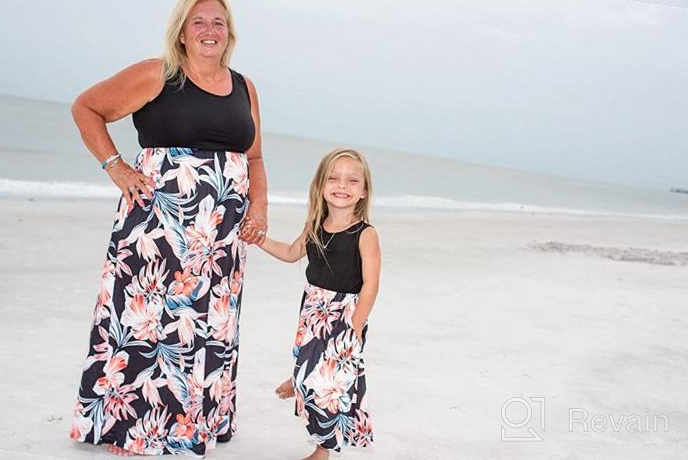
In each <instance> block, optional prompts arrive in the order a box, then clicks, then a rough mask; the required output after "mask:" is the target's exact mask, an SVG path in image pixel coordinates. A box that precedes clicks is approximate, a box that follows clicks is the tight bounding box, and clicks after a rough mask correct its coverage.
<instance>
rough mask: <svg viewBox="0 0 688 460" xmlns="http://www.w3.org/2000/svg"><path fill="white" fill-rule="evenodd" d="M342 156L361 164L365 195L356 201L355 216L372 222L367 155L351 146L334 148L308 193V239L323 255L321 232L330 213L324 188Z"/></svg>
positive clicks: (322, 162)
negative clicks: (324, 195)
mask: <svg viewBox="0 0 688 460" xmlns="http://www.w3.org/2000/svg"><path fill="white" fill-rule="evenodd" d="M340 158H351V159H353V160H356V161H358V162H359V163H360V164H361V168H362V169H363V180H364V183H363V190H365V195H364V196H363V198H361V199H360V200H359V201H358V203H356V207H355V208H354V216H355V217H356V218H357V219H359V220H361V221H363V222H366V223H370V203H371V198H372V194H373V184H372V182H371V179H370V168H369V167H368V162H367V161H366V159H365V157H364V156H363V155H361V153H359V152H357V151H356V150H353V149H349V148H338V149H334V150H332V151H331V152H330V153H328V154H327V155H325V157H324V158H323V159H322V160H321V161H320V165H319V166H318V169H317V170H316V171H315V176H313V181H312V182H311V187H310V191H309V193H308V214H307V216H306V239H307V240H309V239H310V241H313V242H314V243H315V245H316V247H317V248H318V250H320V252H321V253H322V254H323V255H324V252H325V245H324V243H323V241H322V237H321V233H320V232H321V230H322V224H323V221H324V220H325V218H326V217H327V215H328V211H327V202H326V201H325V198H324V197H323V190H324V189H325V183H326V182H327V178H328V176H329V175H330V173H331V172H332V168H333V167H334V164H335V162H336V161H337V160H339V159H340Z"/></svg>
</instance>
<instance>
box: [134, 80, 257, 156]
mask: <svg viewBox="0 0 688 460" xmlns="http://www.w3.org/2000/svg"><path fill="white" fill-rule="evenodd" d="M230 73H231V74H232V92H230V93H229V94H228V95H226V96H219V95H216V94H213V93H209V92H208V91H205V90H204V89H202V88H200V87H198V86H196V84H194V82H192V81H191V79H190V78H188V77H187V78H186V81H185V82H184V86H182V87H181V88H180V87H179V85H178V84H176V83H172V82H170V81H167V82H165V86H164V87H163V89H162V91H161V92H160V94H158V96H157V97H156V98H155V99H153V100H152V101H150V102H149V103H147V104H146V105H144V106H143V107H141V109H139V110H138V111H136V112H134V113H133V114H132V119H133V121H134V126H135V127H136V130H137V131H138V135H139V144H140V145H141V147H142V148H152V147H191V148H198V149H202V150H215V151H231V152H245V151H246V150H247V149H248V148H249V147H250V146H251V144H252V143H253V139H254V136H255V125H254V123H253V117H252V116H251V99H250V97H249V94H248V86H247V85H246V80H245V79H244V77H243V76H242V75H241V74H240V73H238V72H236V71H234V70H232V69H230Z"/></svg>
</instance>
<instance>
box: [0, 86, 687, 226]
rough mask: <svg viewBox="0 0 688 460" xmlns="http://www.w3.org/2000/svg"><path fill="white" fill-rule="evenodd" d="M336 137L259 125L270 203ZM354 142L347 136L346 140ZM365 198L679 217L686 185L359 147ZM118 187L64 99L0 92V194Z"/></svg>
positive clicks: (110, 193) (298, 187)
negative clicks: (666, 186) (365, 165)
mask: <svg viewBox="0 0 688 460" xmlns="http://www.w3.org/2000/svg"><path fill="white" fill-rule="evenodd" d="M109 128H110V132H111V134H112V136H113V139H114V140H115V144H116V145H117V146H118V149H119V151H120V152H121V153H122V154H123V156H124V157H125V158H126V159H127V160H129V161H130V162H133V160H134V158H135V156H136V155H137V153H138V152H139V151H140V148H139V146H138V142H137V138H136V131H135V130H134V128H133V125H132V123H131V118H130V117H127V118H125V119H123V120H120V121H118V122H116V123H113V124H111V125H109ZM339 146H348V145H347V144H345V143H335V142H327V141H318V140H311V139H301V138H296V137H291V136H286V135H280V134H272V133H263V155H264V158H265V164H266V168H267V174H268V181H269V195H270V200H271V202H273V203H294V204H302V203H305V201H306V194H307V190H308V185H309V183H310V180H311V178H312V176H313V173H314V171H315V168H316V166H317V164H318V161H319V159H320V158H321V157H322V156H323V155H324V154H325V153H327V152H328V151H329V150H330V149H332V148H334V147H339ZM351 147H357V146H351ZM359 150H361V151H362V152H363V153H364V154H365V155H366V157H367V158H368V161H369V163H370V166H371V169H372V174H373V185H374V188H373V191H374V193H373V195H374V197H375V205H376V206H380V207H384V208H389V209H391V210H410V209H414V210H416V209H417V210H422V209H433V210H446V211H452V212H453V211H471V210H484V211H494V212H528V213H561V214H572V215H597V216H600V215H601V216H635V217H648V218H678V219H688V195H686V194H678V193H671V192H669V191H668V190H659V189H649V188H637V187H628V186H622V185H615V184H605V183H600V182H592V181H585V180H578V179H572V178H566V177H560V176H554V175H547V174H542V173H532V172H527V171H519V170H515V169H507V168H498V167H493V166H483V165H477V164H472V163H465V162H460V161H456V160H452V159H448V158H442V157H435V156H431V155H413V154H408V153H401V152H394V151H389V150H382V149H372V148H365V147H359ZM117 195H118V190H117V189H116V188H115V187H114V185H112V183H111V182H110V181H109V179H108V176H107V174H105V173H104V172H103V171H102V170H101V169H100V166H99V165H98V163H97V162H96V160H95V159H94V158H93V157H92V156H91V155H90V153H89V152H88V151H87V150H86V148H85V147H84V146H83V143H82V142H81V139H80V135H79V132H78V130H77V129H76V126H75V125H74V123H73V122H72V119H71V115H70V113H69V106H68V105H67V104H61V103H54V102H46V101H39V100H31V99H24V98H17V97H13V96H3V95H0V196H24V197H32V196H33V197H55V198H62V197H66V198H84V199H111V198H114V197H117Z"/></svg>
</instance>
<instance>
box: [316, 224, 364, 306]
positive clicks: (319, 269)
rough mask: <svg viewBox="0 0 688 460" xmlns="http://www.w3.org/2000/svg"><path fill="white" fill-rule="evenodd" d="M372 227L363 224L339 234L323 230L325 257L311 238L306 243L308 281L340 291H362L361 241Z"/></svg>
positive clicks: (353, 226) (355, 225)
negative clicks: (359, 246)
mask: <svg viewBox="0 0 688 460" xmlns="http://www.w3.org/2000/svg"><path fill="white" fill-rule="evenodd" d="M367 227H371V225H370V224H367V223H365V222H359V223H357V224H354V225H352V226H351V227H349V228H347V229H346V230H343V231H341V232H337V233H328V232H326V231H325V230H322V233H321V235H320V236H321V238H322V242H323V244H325V245H326V247H325V258H323V255H322V253H321V252H320V250H319V249H318V247H317V246H316V245H315V243H314V242H313V241H311V240H310V239H309V240H308V241H307V242H306V254H307V255H308V266H307V267H306V279H307V280H308V282H309V283H310V284H312V285H314V286H318V287H321V288H324V289H328V290H330V291H337V292H351V293H359V292H361V287H362V286H363V271H362V268H361V251H360V250H359V248H358V242H359V239H360V237H361V233H362V232H363V230H364V229H366V228H367Z"/></svg>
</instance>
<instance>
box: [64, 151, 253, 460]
mask: <svg viewBox="0 0 688 460" xmlns="http://www.w3.org/2000/svg"><path fill="white" fill-rule="evenodd" d="M135 168H136V169H137V170H139V171H141V172H143V173H144V174H145V175H147V176H148V177H150V178H151V179H153V180H154V181H155V184H156V187H155V191H154V194H153V198H152V200H151V199H148V198H147V197H143V195H142V197H143V201H144V206H143V207H142V206H140V205H138V204H136V203H135V204H134V206H133V207H132V208H131V209H129V208H128V207H127V203H126V201H125V200H124V198H122V199H120V203H119V208H118V212H117V215H116V218H115V223H114V227H113V230H112V237H111V239H110V244H109V247H108V252H107V259H106V261H105V265H104V267H103V271H102V278H101V286H100V293H99V295H98V299H97V301H96V305H95V310H94V313H93V326H92V330H91V336H90V347H89V352H88V356H87V358H86V361H85V363H84V366H83V374H82V378H81V385H80V388H79V394H78V399H77V403H76V408H75V411H74V419H73V425H72V431H71V437H72V438H73V439H75V440H78V441H82V442H88V443H93V444H101V443H108V444H115V445H117V446H119V447H122V448H124V449H126V450H129V451H131V452H133V453H136V454H143V455H161V454H180V453H187V454H191V455H195V456H203V455H204V454H205V451H206V449H209V448H212V447H214V446H215V443H216V442H218V441H219V442H224V441H228V440H229V439H230V438H231V436H232V434H233V433H234V431H235V429H236V425H235V421H234V413H235V400H236V398H235V391H236V390H235V379H236V373H237V359H238V352H239V327H238V321H239V310H240V305H241V295H242V285H243V273H244V267H245V261H246V244H245V243H243V242H242V241H241V240H239V238H238V232H239V224H240V221H241V219H242V218H243V216H244V213H245V211H246V209H247V207H248V199H247V197H248V187H249V183H248V162H247V158H246V155H245V154H243V153H233V152H216V151H209V150H200V149H191V148H150V149H144V150H143V151H142V152H141V153H140V154H139V155H138V157H137V159H136V164H135Z"/></svg>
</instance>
